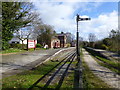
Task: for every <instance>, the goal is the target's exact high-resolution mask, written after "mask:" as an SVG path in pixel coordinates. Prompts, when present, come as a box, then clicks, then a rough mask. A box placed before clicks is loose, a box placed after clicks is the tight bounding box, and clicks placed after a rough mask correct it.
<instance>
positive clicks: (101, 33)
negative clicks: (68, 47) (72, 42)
mask: <svg viewBox="0 0 120 90" xmlns="http://www.w3.org/2000/svg"><path fill="white" fill-rule="evenodd" d="M88 4H89V3H88V2H86V3H81V2H79V3H78V2H77V1H76V2H72V3H71V2H49V0H47V1H46V2H37V3H36V2H35V5H36V7H37V9H38V12H39V13H40V17H41V18H42V21H43V22H44V23H46V24H49V25H52V26H54V29H55V30H56V31H57V32H61V31H63V32H71V33H72V34H74V35H76V13H77V12H76V11H77V10H83V11H85V10H87V9H88V7H87V5H88ZM94 4H95V5H94ZM99 6H100V3H98V2H97V3H92V7H89V8H97V7H99ZM91 10H92V9H91ZM81 17H88V16H87V15H84V16H81ZM117 27H118V13H117V11H112V12H110V13H104V14H103V13H101V14H100V15H99V16H98V17H96V18H92V19H91V20H90V21H83V22H79V30H80V36H82V37H84V39H85V40H87V38H88V35H89V33H94V34H95V35H96V36H97V38H98V39H102V38H104V37H107V36H108V32H110V30H111V29H117Z"/></svg>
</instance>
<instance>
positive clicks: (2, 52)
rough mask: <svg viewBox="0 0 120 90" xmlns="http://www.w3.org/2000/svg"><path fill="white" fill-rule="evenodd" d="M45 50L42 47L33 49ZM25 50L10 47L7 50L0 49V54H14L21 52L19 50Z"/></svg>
mask: <svg viewBox="0 0 120 90" xmlns="http://www.w3.org/2000/svg"><path fill="white" fill-rule="evenodd" d="M40 49H42V50H46V49H44V48H36V49H35V50H40ZM26 51H27V50H22V49H17V48H10V49H7V50H2V51H0V54H3V55H5V54H16V53H21V52H26ZM28 51H34V49H33V48H31V49H29V50H28Z"/></svg>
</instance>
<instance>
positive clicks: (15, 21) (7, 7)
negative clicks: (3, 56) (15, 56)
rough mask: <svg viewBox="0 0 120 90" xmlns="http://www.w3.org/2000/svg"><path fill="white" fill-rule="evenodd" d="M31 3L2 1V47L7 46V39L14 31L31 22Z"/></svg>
mask: <svg viewBox="0 0 120 90" xmlns="http://www.w3.org/2000/svg"><path fill="white" fill-rule="evenodd" d="M32 6H33V5H32V3H29V2H2V49H3V50H4V49H7V48H9V44H8V41H9V40H11V39H12V37H13V33H14V31H17V30H19V29H20V28H22V27H26V26H28V25H30V24H31V22H32V20H33V19H34V16H33V15H32V12H31V9H32Z"/></svg>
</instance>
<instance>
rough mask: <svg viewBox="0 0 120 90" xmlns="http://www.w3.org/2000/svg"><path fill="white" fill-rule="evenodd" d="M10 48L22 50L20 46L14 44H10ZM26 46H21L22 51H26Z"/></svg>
mask: <svg viewBox="0 0 120 90" xmlns="http://www.w3.org/2000/svg"><path fill="white" fill-rule="evenodd" d="M10 48H18V49H22V44H16V43H12V44H10ZM26 48H27V45H26V44H23V49H26Z"/></svg>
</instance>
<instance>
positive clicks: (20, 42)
mask: <svg viewBox="0 0 120 90" xmlns="http://www.w3.org/2000/svg"><path fill="white" fill-rule="evenodd" d="M30 40H33V39H30ZM9 43H10V44H12V43H16V44H22V40H20V39H19V38H17V37H15V36H14V37H13V38H12V39H11V40H10V41H9ZM36 43H37V41H36ZM23 44H27V39H25V40H24V41H23Z"/></svg>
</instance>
